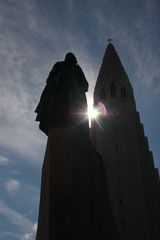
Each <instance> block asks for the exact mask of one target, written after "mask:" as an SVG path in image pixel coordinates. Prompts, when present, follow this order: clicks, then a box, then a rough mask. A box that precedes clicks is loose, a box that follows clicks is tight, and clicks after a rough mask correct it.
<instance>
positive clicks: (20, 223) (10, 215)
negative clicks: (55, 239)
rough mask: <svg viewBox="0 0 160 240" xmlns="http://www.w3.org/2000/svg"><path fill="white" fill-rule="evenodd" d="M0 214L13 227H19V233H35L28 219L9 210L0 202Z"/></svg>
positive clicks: (32, 224)
mask: <svg viewBox="0 0 160 240" xmlns="http://www.w3.org/2000/svg"><path fill="white" fill-rule="evenodd" d="M0 214H2V215H3V216H5V217H6V218H7V220H8V221H9V222H10V223H12V224H13V225H15V226H17V227H19V230H20V231H19V232H21V233H22V232H23V233H28V232H31V233H32V232H33V229H34V231H35V223H32V222H31V221H30V220H29V219H28V218H26V217H24V216H23V215H21V214H20V213H18V212H17V211H15V210H13V209H12V208H10V207H9V206H8V205H7V204H6V203H5V202H3V201H2V200H0Z"/></svg>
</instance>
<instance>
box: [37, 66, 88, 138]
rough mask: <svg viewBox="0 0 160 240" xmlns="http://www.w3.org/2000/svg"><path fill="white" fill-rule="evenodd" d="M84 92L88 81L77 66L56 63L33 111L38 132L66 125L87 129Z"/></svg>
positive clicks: (45, 131)
mask: <svg viewBox="0 0 160 240" xmlns="http://www.w3.org/2000/svg"><path fill="white" fill-rule="evenodd" d="M87 91H88V82H87V80H86V78H85V76H84V73H83V71H82V70H81V68H80V67H79V65H76V64H69V63H66V62H65V61H63V62H57V63H56V64H55V65H54V66H53V69H52V70H51V72H50V74H49V76H48V79H47V84H46V86H45V88H44V90H43V92H42V95H41V99H40V102H39V104H38V106H37V108H36V110H35V112H36V113H37V117H36V121H39V122H40V124H39V127H40V129H41V130H42V131H43V132H44V133H46V135H48V129H49V127H53V126H59V125H62V124H66V123H67V124H69V123H71V124H72V125H73V123H76V124H78V123H81V125H82V126H86V127H87V128H88V125H87V121H86V118H87V100H86V95H85V92H87ZM82 123H83V124H82Z"/></svg>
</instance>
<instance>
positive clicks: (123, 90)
mask: <svg viewBox="0 0 160 240" xmlns="http://www.w3.org/2000/svg"><path fill="white" fill-rule="evenodd" d="M121 97H123V98H125V97H127V94H126V89H125V87H121Z"/></svg>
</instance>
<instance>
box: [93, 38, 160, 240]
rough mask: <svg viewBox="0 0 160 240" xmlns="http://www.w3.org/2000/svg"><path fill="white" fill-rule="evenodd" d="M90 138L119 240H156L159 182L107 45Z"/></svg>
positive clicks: (159, 223) (114, 55)
mask: <svg viewBox="0 0 160 240" xmlns="http://www.w3.org/2000/svg"><path fill="white" fill-rule="evenodd" d="M94 106H95V107H96V108H97V109H98V111H99V112H100V114H99V116H98V119H97V120H93V122H92V128H91V138H92V141H93V144H94V146H95V148H96V151H97V152H98V153H99V154H100V155H101V157H102V159H103V161H104V164H105V167H106V173H107V183H108V188H109V196H110V201H111V204H112V210H113V213H114V217H115V221H116V224H117V228H118V230H119V234H120V236H121V239H123V240H135V239H136V240H158V239H160V230H159V226H160V181H159V174H158V170H157V169H156V168H155V167H154V162H153V157H152V152H151V151H150V150H149V147H148V141H147V138H146V137H145V135H144V130H143V124H142V123H141V122H140V118H139V113H138V112H137V110H136V104H135V100H134V94H133V88H132V86H131V83H130V81H129V79H128V76H127V74H126V72H125V70H124V68H123V66H122V63H121V61H120V58H119V56H118V54H117V52H116V50H115V48H114V46H113V44H112V43H111V42H109V44H108V46H107V49H106V52H105V55H104V58H103V61H102V65H101V68H100V71H99V75H98V79H97V82H96V86H95V90H94Z"/></svg>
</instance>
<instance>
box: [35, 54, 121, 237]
mask: <svg viewBox="0 0 160 240" xmlns="http://www.w3.org/2000/svg"><path fill="white" fill-rule="evenodd" d="M87 90H88V83H87V81H86V78H85V76H84V74H83V72H82V70H81V68H80V67H79V66H78V65H77V60H76V58H75V56H74V55H73V54H72V53H68V54H67V55H66V57H65V60H64V61H63V62H57V63H56V64H55V65H54V67H53V69H52V70H51V72H50V74H49V77H48V79H47V84H46V87H45V89H44V91H43V93H42V96H41V99H40V103H39V104H38V106H37V108H36V112H37V118H36V120H37V121H39V122H40V129H41V130H42V131H43V132H44V133H46V134H47V135H48V140H47V147H46V152H45V157H44V162H43V166H42V178H41V194H40V204H39V216H38V228H37V235H36V240H64V239H65V240H78V239H79V240H99V239H100V240H106V239H112V240H119V238H118V237H117V229H116V226H115V222H114V218H113V215H112V210H111V206H110V201H109V196H108V192H107V186H106V179H105V178H106V176H105V165H104V163H103V159H102V158H100V156H99V155H97V153H96V151H95V149H94V148H93V146H92V144H91V142H90V140H89V134H88V133H89V126H88V119H87V115H86V112H87V101H86V96H85V92H86V91H87Z"/></svg>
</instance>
